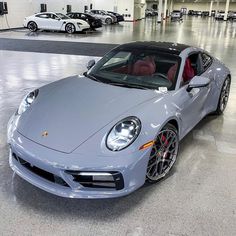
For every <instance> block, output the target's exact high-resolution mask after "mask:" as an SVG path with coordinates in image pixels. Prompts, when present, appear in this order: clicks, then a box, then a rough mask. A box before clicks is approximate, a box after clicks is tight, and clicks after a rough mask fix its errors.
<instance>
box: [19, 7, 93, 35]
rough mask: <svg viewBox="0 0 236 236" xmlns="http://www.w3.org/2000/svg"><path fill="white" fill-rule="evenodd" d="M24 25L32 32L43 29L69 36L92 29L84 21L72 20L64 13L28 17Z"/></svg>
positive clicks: (46, 13) (48, 13)
mask: <svg viewBox="0 0 236 236" xmlns="http://www.w3.org/2000/svg"><path fill="white" fill-rule="evenodd" d="M23 25H24V27H26V28H28V29H29V30H30V31H32V32H35V31H37V30H39V29H43V30H58V31H66V32H67V33H69V34H73V33H75V32H76V31H83V30H86V29H89V28H90V25H89V24H88V23H87V22H86V21H84V20H79V19H76V20H75V19H71V18H69V17H68V16H66V15H64V14H62V13H54V12H43V13H38V14H35V15H32V16H29V17H26V18H25V19H24V23H23Z"/></svg>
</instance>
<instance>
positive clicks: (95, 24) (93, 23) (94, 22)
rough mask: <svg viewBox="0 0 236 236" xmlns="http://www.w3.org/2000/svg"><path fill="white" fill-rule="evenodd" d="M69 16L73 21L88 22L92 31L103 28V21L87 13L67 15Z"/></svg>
mask: <svg viewBox="0 0 236 236" xmlns="http://www.w3.org/2000/svg"><path fill="white" fill-rule="evenodd" d="M67 16H69V17H70V18H71V19H81V20H85V21H87V22H88V23H89V25H90V27H91V28H92V29H95V28H100V27H102V21H101V20H100V19H98V18H96V17H93V16H91V15H89V14H87V13H80V12H70V13H67Z"/></svg>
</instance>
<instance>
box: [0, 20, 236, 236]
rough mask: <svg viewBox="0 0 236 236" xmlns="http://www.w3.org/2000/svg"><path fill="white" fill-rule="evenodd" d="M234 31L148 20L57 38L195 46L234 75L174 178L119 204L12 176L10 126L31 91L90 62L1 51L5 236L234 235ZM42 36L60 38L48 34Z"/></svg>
mask: <svg viewBox="0 0 236 236" xmlns="http://www.w3.org/2000/svg"><path fill="white" fill-rule="evenodd" d="M235 26H236V23H225V22H214V21H211V20H207V19H206V20H202V19H200V18H192V19H186V20H185V21H184V23H182V24H179V23H173V24H172V23H166V24H165V25H162V26H158V25H156V23H155V22H154V21H152V20H147V21H146V22H145V21H142V22H139V23H135V24H132V23H124V24H123V26H118V27H117V28H115V27H106V28H105V29H104V32H103V33H98V34H93V35H91V36H90V35H75V36H74V35H73V36H72V38H68V37H67V36H66V35H65V34H58V33H57V34H56V35H55V39H56V40H61V38H63V40H65V38H66V40H67V41H68V40H69V41H70V40H72V41H77V40H78V41H88V42H108V43H111V42H112V43H121V42H126V41H131V40H137V39H141V40H144V39H146V40H151V39H152V40H163V41H164V40H168V41H178V42H184V43H189V44H193V45H197V46H200V47H203V48H205V49H207V50H209V51H210V52H211V53H212V54H213V55H215V56H217V57H218V58H220V59H221V60H222V61H224V62H225V64H226V65H227V66H229V68H230V69H231V71H232V88H231V95H230V100H229V103H228V107H227V109H226V111H225V114H224V115H223V116H220V117H214V116H210V117H206V118H205V119H204V120H203V121H202V122H201V123H200V124H199V125H198V126H197V127H195V129H194V130H193V131H192V132H191V133H190V134H189V135H187V137H186V138H185V139H184V140H183V141H182V142H181V150H180V154H179V159H178V162H177V164H176V166H175V169H174V171H173V174H172V175H171V176H170V177H169V178H168V179H166V180H165V181H162V182H161V183H159V184H156V185H150V186H145V187H143V188H141V189H139V190H138V191H136V192H134V193H133V194H131V195H129V196H127V197H124V198H120V199H110V200H77V199H64V198H60V197H57V196H53V195H51V194H48V193H46V192H44V191H41V190H40V189H38V188H36V187H34V186H32V185H30V184H29V183H27V182H25V181H24V180H22V179H21V178H19V177H18V176H16V175H14V174H13V173H12V171H11V169H10V168H9V165H8V147H7V144H6V125H7V121H8V119H9V117H10V115H11V114H12V113H13V112H14V111H15V109H16V108H17V106H18V104H19V102H20V99H21V98H22V96H23V95H24V94H25V93H27V91H29V90H31V89H32V88H35V87H38V86H41V85H43V84H46V83H49V82H51V81H54V80H57V79H61V78H63V77H65V76H69V75H74V74H77V73H82V72H83V71H84V70H85V66H84V65H85V64H86V62H87V61H88V60H89V59H90V57H84V56H73V55H55V54H44V53H29V52H12V51H0V64H1V73H0V130H1V133H0V180H1V181H0V234H1V235H64V234H67V235H83V236H87V235H114V236H116V235H117V236H118V235H119V236H120V235H128V236H141V235H142V236H143V235H158V236H164V235H165V236H166V235H170V236H180V235H182V236H183V235H184V236H187V235H191V236H192V235H201V236H202V235H203V236H204V235H214V236H215V235H219V236H221V235H224V236H228V235H229V236H231V235H232V236H233V235H236V133H235V130H236V81H235V78H236V68H235V61H236V38H235V34H236V33H235V31H236V28H235ZM130 30H131V31H130ZM113 31H114V35H113V33H112V32H113ZM1 37H5V38H7V37H11V38H30V39H32V38H31V37H32V36H30V35H28V34H27V33H26V32H25V31H21V32H4V33H0V38H1ZM37 37H38V38H37V39H46V38H47V39H49V38H50V39H52V40H53V38H54V36H53V34H52V33H45V32H43V33H41V32H40V33H39V34H38V36H37Z"/></svg>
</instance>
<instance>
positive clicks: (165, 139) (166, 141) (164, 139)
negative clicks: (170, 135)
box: [161, 135, 169, 158]
mask: <svg viewBox="0 0 236 236" xmlns="http://www.w3.org/2000/svg"><path fill="white" fill-rule="evenodd" d="M161 141H162V142H164V145H165V146H166V147H167V146H168V144H169V142H168V140H167V138H166V137H165V136H164V135H162V138H161ZM166 156H167V152H164V155H163V157H164V158H166Z"/></svg>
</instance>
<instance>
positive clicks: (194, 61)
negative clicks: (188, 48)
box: [182, 53, 201, 85]
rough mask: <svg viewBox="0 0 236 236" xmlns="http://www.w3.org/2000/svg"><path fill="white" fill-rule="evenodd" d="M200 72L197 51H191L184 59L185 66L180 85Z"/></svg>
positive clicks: (186, 82)
mask: <svg viewBox="0 0 236 236" xmlns="http://www.w3.org/2000/svg"><path fill="white" fill-rule="evenodd" d="M200 73H201V64H200V60H199V53H193V54H191V55H189V56H188V58H187V59H186V60H185V66H184V70H183V74H182V85H185V84H188V83H189V82H190V80H191V79H192V78H193V77H194V76H195V75H198V74H200Z"/></svg>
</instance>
